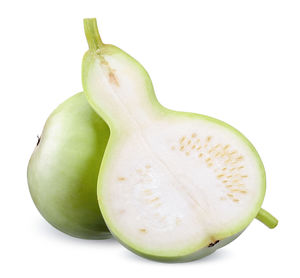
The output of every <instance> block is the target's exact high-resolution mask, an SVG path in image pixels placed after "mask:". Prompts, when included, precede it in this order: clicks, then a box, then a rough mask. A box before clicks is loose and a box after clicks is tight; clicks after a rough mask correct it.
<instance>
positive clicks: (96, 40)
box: [83, 18, 103, 51]
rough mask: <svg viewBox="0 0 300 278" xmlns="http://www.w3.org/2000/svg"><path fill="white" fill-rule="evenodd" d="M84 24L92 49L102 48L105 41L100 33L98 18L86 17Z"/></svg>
mask: <svg viewBox="0 0 300 278" xmlns="http://www.w3.org/2000/svg"><path fill="white" fill-rule="evenodd" d="M83 24H84V32H85V36H86V39H87V42H88V45H89V48H90V50H94V51H96V50H97V49H100V48H101V47H102V46H103V42H102V40H101V37H100V34H99V30H98V26H97V20H96V18H85V19H84V20H83Z"/></svg>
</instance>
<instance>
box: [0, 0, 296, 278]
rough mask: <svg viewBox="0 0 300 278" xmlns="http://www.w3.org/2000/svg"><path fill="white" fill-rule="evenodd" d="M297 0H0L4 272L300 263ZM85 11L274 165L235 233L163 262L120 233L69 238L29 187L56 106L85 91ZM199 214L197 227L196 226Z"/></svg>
mask: <svg viewBox="0 0 300 278" xmlns="http://www.w3.org/2000/svg"><path fill="white" fill-rule="evenodd" d="M299 14H300V2H299V1H289V0H285V1H276V0H273V1H264V0H258V1H256V0H252V1H242V0H237V1H228V0H226V1H224V0H222V1H212V0H211V1H188V0H182V1H175V0H173V1H163V0H160V1H154V0H151V1H146V0H136V1H130V0H126V1H125V0H123V1H122V0H119V1H116V0H110V1H108V0H106V1H101V0H98V1H88V0H85V1H75V0H73V1H63V0H60V1H55V0H52V1H31V0H26V1H12V0H11V1H1V4H0V30H1V32H0V36H1V43H0V49H1V51H0V78H1V82H0V85H1V102H0V105H1V107H0V108H1V109H0V113H1V116H0V121H1V122H0V124H1V125H0V126H1V137H0V140H1V155H0V159H1V168H0V169H1V197H0V198H1V201H0V206H1V208H0V212H1V222H0V223H1V229H0V233H1V236H0V240H1V243H0V256H1V257H2V258H1V259H0V261H1V266H0V276H1V277H72V278H75V277H120V276H122V277H124V276H126V277H132V278H133V277H240V276H242V277H267V276H268V277H269V276H270V277H282V276H284V277H287V276H288V277H299V254H298V250H297V249H299V247H300V244H299V242H300V239H299V233H300V224H299V222H300V220H299V210H300V182H299V181H300V169H299V167H300V133H299V127H300V125H299V120H300V107H299V106H300V98H299V95H300V39H299V37H300V16H299ZM84 17H97V19H98V24H99V29H100V33H101V36H102V39H103V41H104V42H105V43H111V44H115V45H117V46H119V47H120V48H122V49H123V50H125V51H126V52H128V53H129V54H131V55H132V56H134V57H135V58H136V59H137V60H138V61H140V62H141V63H142V64H143V65H144V66H145V68H146V69H147V70H148V72H149V73H150V75H151V77H152V80H153V83H154V86H155V90H156V93H157V96H158V98H159V100H160V101H161V103H162V104H164V105H165V106H167V107H169V108H173V109H176V110H183V111H193V112H197V113H202V114H207V115H210V116H213V117H216V118H219V119H222V120H224V121H226V122H228V123H230V124H231V125H233V126H234V127H236V128H238V129H239V130H240V131H242V132H243V133H244V134H245V135H246V136H247V137H248V138H249V139H250V141H252V143H253V144H254V145H255V146H256V148H257V150H258V151H259V153H260V155H261V157H262V159H263V161H264V164H265V168H266V171H267V180H268V184H267V193H266V198H265V201H264V204H263V207H264V208H265V209H267V210H269V211H271V212H272V213H273V214H274V215H275V216H276V217H278V219H279V221H280V222H279V225H278V227H277V228H276V229H274V230H269V229H268V228H267V227H265V226H264V225H263V224H261V223H260V222H258V221H256V220H254V221H253V223H252V224H251V225H250V227H249V228H248V229H247V230H246V232H245V233H244V234H243V235H242V236H240V237H239V238H238V239H237V240H236V241H234V242H233V243H231V244H230V245H229V246H227V247H225V248H223V249H221V250H219V251H217V252H216V253H214V254H213V255H211V256H209V257H206V258H204V259H201V260H198V261H195V262H191V263H185V264H164V263H157V262H152V261H148V260H146V259H143V258H140V257H138V256H136V255H134V254H132V253H131V252H130V251H128V250H126V249H125V248H124V247H122V246H121V245H119V244H118V243H117V242H116V241H115V240H106V241H87V240H80V239H76V238H71V237H69V236H67V235H65V234H63V233H61V232H59V231H57V230H55V229H54V228H52V227H51V226H50V225H49V224H48V223H47V222H46V221H45V220H44V219H43V218H42V217H41V216H40V215H39V213H38V211H37V210H36V208H35V207H34V205H33V202H32V201H31V198H30V195H29V191H28V188H27V181H26V167H27V163H28V160H29V158H30V155H31V153H32V151H33V148H34V147H35V144H36V140H37V138H36V135H37V134H40V133H41V130H42V127H43V124H44V122H45V120H46V119H47V117H48V115H49V114H50V113H51V111H52V110H53V109H54V108H55V107H56V106H57V105H58V104H59V103H61V102H62V101H64V100H65V99H66V98H68V97H69V96H71V95H73V94H75V93H77V92H79V91H81V89H82V87H81V59H82V56H83V54H84V52H85V51H86V50H87V43H86V40H85V37H84V32H83V23H82V20H83V18H84ZM187 228H188V227H187Z"/></svg>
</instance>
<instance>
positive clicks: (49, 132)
mask: <svg viewBox="0 0 300 278" xmlns="http://www.w3.org/2000/svg"><path fill="white" fill-rule="evenodd" d="M108 138H109V128H108V126H107V125H106V124H105V122H104V121H103V120H102V119H101V118H100V117H99V116H98V115H97V114H96V113H95V112H94V111H93V110H92V109H91V108H90V106H89V105H88V102H87V101H86V99H85V97H84V94H83V93H79V94H76V95H75V96H73V97H71V98H69V99H68V100H66V101H65V102H64V103H62V104H61V105H60V106H59V107H58V108H57V109H55V110H54V111H53V113H52V114H51V115H50V116H49V118H48V119H47V122H46V124H45V127H44V129H43V133H42V135H41V138H40V143H39V144H38V146H37V147H36V149H35V150H34V152H33V154H32V156H31V159H30V162H29V164H28V171H27V177H28V185H29V189H30V193H31V196H32V199H33V201H34V203H35V205H36V207H37V208H38V210H39V211H40V213H41V214H42V216H43V217H44V218H45V219H46V220H47V221H48V222H49V223H50V224H52V225H53V226H54V227H56V228H57V229H59V230H60V231H62V232H64V233H67V234H69V235H72V236H75V237H80V238H87V239H102V238H108V237H110V233H109V231H108V229H107V227H106V225H105V222H104V220H103V217H102V215H101V212H100V209H99V206H98V202H97V197H96V186H97V176H98V172H99V168H100V163H101V160H102V155H103V152H104V150H105V147H106V144H107V141H108Z"/></svg>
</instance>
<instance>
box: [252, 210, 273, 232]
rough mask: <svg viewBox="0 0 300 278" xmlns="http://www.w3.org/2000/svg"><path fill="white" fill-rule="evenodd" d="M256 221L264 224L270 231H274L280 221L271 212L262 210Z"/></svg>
mask: <svg viewBox="0 0 300 278" xmlns="http://www.w3.org/2000/svg"><path fill="white" fill-rule="evenodd" d="M256 219H257V220H259V221H260V222H262V223H264V224H265V225H266V226H267V227H269V228H270V229H273V228H275V227H276V226H277V224H278V220H277V219H276V218H275V217H274V216H273V215H272V214H271V213H269V212H267V211H266V210H264V209H263V208H261V209H260V210H259V212H258V214H257V215H256Z"/></svg>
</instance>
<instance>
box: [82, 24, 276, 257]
mask: <svg viewBox="0 0 300 278" xmlns="http://www.w3.org/2000/svg"><path fill="white" fill-rule="evenodd" d="M84 26H85V33H86V37H87V41H88V44H89V50H88V51H87V52H86V54H85V56H84V58H83V65H82V79H83V88H84V92H85V94H86V96H87V99H88V101H89V103H90V104H91V106H92V107H93V108H94V110H95V111H96V112H97V113H98V114H99V115H100V116H101V117H102V118H103V119H104V120H105V121H106V122H107V123H108V125H109V127H110V131H111V135H110V138H109V141H108V145H107V148H106V150H105V153H104V157H103V161H102V164H101V168H100V173H99V176H98V200H99V204H100V208H101V211H102V214H103V217H104V219H105V222H106V224H107V226H108V228H109V229H110V231H111V232H112V234H113V235H114V236H115V237H116V238H117V239H118V240H119V241H120V242H121V243H122V244H123V245H125V246H126V247H127V248H129V249H130V250H132V251H133V252H135V253H137V254H140V255H142V256H144V257H147V258H151V259H154V260H159V261H189V260H193V259H197V258H200V257H203V256H205V255H208V254H210V253H212V252H214V251H215V250H216V249H218V248H220V247H222V246H224V245H226V244H228V243H229V242H231V241H232V240H234V239H235V238H236V237H238V236H239V235H240V234H241V233H242V232H243V231H244V230H245V228H246V227H247V226H248V225H249V224H250V222H251V221H252V220H253V219H254V218H255V217H256V218H258V219H259V220H261V221H262V222H263V223H265V224H266V225H267V226H269V227H270V228H273V227H275V226H276V225H277V220H276V219H275V218H274V217H273V216H271V215H270V214H269V213H268V212H266V211H265V210H263V209H261V205H262V202H263V199H264V195H265V184H266V179H265V170H264V166H263V164H262V161H261V159H260V157H259V155H258V153H257V152H256V150H255V148H254V147H253V145H252V144H251V143H250V142H249V141H248V140H247V139H246V138H245V137H244V136H243V135H242V134H241V133H240V132H239V131H237V130H236V129H234V128H233V127H231V126H230V125H228V124H226V123H224V122H222V121H220V120H217V119H214V118H211V117H208V116H203V115H199V114H194V113H184V112H177V111H172V110H169V109H166V108H165V107H163V106H162V105H161V104H160V103H159V102H158V101H157V99H156V96H155V93H154V90H153V86H152V82H151V79H150V77H149V75H148V74H147V72H146V70H145V69H144V68H143V67H142V66H141V64H139V63H138V62H137V61H136V60H135V59H133V58H132V57H130V56H129V55H128V54H126V53H125V52H123V51H122V50H120V49H119V48H117V47H115V46H113V45H107V44H104V43H103V42H102V41H101V39H100V36H99V33H98V28H97V24H96V20H95V19H85V20H84Z"/></svg>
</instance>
